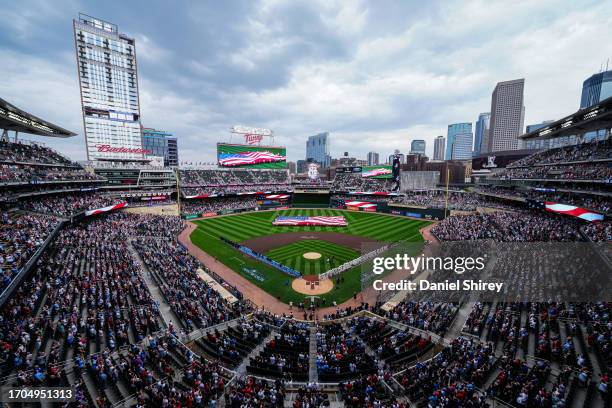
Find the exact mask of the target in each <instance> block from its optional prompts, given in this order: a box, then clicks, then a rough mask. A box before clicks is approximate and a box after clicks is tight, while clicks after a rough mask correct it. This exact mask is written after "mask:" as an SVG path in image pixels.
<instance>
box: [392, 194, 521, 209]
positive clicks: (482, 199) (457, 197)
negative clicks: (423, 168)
mask: <svg viewBox="0 0 612 408" xmlns="http://www.w3.org/2000/svg"><path fill="white" fill-rule="evenodd" d="M393 201H394V202H396V203H399V204H407V205H418V206H424V207H431V208H445V207H446V205H447V203H448V209H450V210H459V211H475V210H476V209H477V208H478V207H489V208H491V207H492V208H506V209H511V208H515V205H512V203H509V202H507V201H503V200H499V199H495V198H490V197H486V196H482V195H479V194H475V193H470V192H457V191H449V193H448V201H447V199H446V193H445V192H444V191H443V190H428V191H412V192H407V193H405V195H402V196H399V197H397V198H395V199H394V200H393Z"/></svg>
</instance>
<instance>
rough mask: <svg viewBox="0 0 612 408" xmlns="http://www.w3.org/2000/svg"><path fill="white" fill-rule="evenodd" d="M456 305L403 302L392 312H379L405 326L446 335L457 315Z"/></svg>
mask: <svg viewBox="0 0 612 408" xmlns="http://www.w3.org/2000/svg"><path fill="white" fill-rule="evenodd" d="M458 310H459V307H458V305H457V304H455V303H439V302H431V301H423V302H415V301H411V300H410V301H402V302H400V303H399V304H398V305H397V306H395V307H394V308H393V309H391V310H390V311H388V312H386V311H384V310H382V309H381V310H377V313H379V314H380V315H382V316H385V317H388V318H390V319H392V320H395V321H398V322H400V323H403V324H405V325H408V326H411V327H416V328H417V329H422V330H427V331H430V332H433V333H436V334H444V333H445V332H446V331H447V330H448V328H449V327H450V325H451V323H452V322H453V320H454V319H455V316H456V315H457V311H458Z"/></svg>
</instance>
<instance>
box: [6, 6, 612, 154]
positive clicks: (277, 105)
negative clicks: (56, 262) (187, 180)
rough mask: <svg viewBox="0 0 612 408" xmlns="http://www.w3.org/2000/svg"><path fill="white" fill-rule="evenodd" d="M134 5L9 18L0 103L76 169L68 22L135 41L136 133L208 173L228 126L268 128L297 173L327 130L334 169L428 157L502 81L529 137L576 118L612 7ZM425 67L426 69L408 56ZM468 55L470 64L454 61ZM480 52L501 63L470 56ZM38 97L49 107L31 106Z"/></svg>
mask: <svg viewBox="0 0 612 408" xmlns="http://www.w3.org/2000/svg"><path fill="white" fill-rule="evenodd" d="M143 4H144V3H138V2H135V3H133V4H129V5H125V7H123V6H122V7H121V8H118V7H113V4H112V2H105V3H104V4H86V3H80V2H78V1H76V2H72V3H67V4H64V3H62V4H54V5H53V6H51V5H49V4H48V3H46V2H41V1H25V2H20V3H18V4H17V3H15V4H10V3H9V4H7V5H6V7H5V8H6V10H5V12H4V13H3V15H2V16H0V21H2V23H4V26H5V27H6V30H3V32H2V33H1V34H0V57H1V58H2V60H3V61H4V64H3V66H2V67H0V74H1V75H2V76H3V77H4V78H10V79H11V80H10V81H5V82H3V83H1V84H0V94H1V95H2V96H3V97H4V98H6V99H7V100H10V101H12V102H13V103H15V104H16V105H18V106H21V107H23V108H24V109H27V110H28V111H31V112H33V113H35V114H37V115H40V116H42V117H49V118H50V119H52V120H54V121H55V122H56V123H58V124H60V125H62V126H64V127H66V128H67V129H70V130H72V131H75V132H76V133H78V134H79V136H77V138H76V139H75V140H74V141H70V142H67V141H55V140H53V141H48V140H44V142H45V143H48V144H49V145H51V146H56V147H58V148H61V149H62V150H64V151H66V152H68V153H69V154H70V155H71V156H73V157H75V158H76V159H81V160H82V159H85V142H84V139H83V134H84V131H83V124H82V115H81V108H80V98H79V85H78V78H77V70H76V67H75V61H74V39H73V38H74V37H73V35H72V33H71V29H72V27H71V21H72V19H73V18H74V17H75V16H76V15H77V14H78V13H79V12H84V13H87V14H89V15H92V16H95V17H98V18H101V19H103V20H107V21H111V22H113V23H114V24H117V25H118V26H119V28H120V30H121V31H122V32H124V33H126V34H127V35H128V36H130V37H133V38H135V40H136V48H137V50H138V76H139V88H140V94H141V113H142V123H143V124H145V125H146V126H150V127H154V128H159V129H172V130H173V132H174V133H175V134H177V135H180V138H181V145H180V155H181V161H194V162H195V161H209V162H214V161H215V160H214V145H215V143H216V142H217V141H226V140H228V139H229V127H230V126H232V125H235V124H245V125H250V126H258V127H269V128H272V129H273V130H274V131H275V134H276V136H277V137H276V143H277V144H282V145H285V146H287V148H288V157H289V159H290V160H294V161H295V160H296V159H298V158H302V157H304V156H305V140H306V138H307V136H308V135H311V134H313V133H316V131H317V129H328V130H329V131H330V134H331V135H332V137H333V138H334V144H333V148H332V150H331V152H330V153H331V155H332V156H333V157H339V156H340V155H341V154H342V152H343V151H347V150H348V151H351V153H352V154H353V155H355V156H358V157H365V156H366V154H367V152H368V151H369V150H370V149H371V146H373V145H375V146H377V150H379V151H380V152H381V154H383V155H386V152H390V151H393V149H395V148H398V147H401V146H402V145H403V143H402V140H403V139H404V137H405V135H406V134H409V135H410V134H412V135H419V136H420V137H421V138H423V139H425V140H426V142H427V152H426V154H427V155H428V156H430V157H432V156H433V144H434V143H433V140H434V138H435V137H436V136H437V135H439V134H442V133H444V130H445V128H446V126H447V125H448V124H449V123H455V122H460V121H464V120H472V121H473V120H474V119H475V118H476V115H478V113H479V112H484V111H486V110H488V107H489V106H490V95H491V92H492V90H493V88H494V86H495V84H496V83H497V82H499V81H503V80H506V79H508V78H519V77H521V78H522V77H524V78H526V80H527V86H526V88H525V105H526V107H527V110H526V114H525V123H539V122H542V121H543V120H548V119H555V118H558V117H559V115H562V114H564V113H569V112H572V111H574V110H575V107H576V101H577V100H579V98H580V93H581V91H582V83H583V81H584V80H585V79H586V78H589V77H590V76H592V75H593V74H595V73H597V72H598V71H599V67H600V65H601V63H602V61H603V62H605V60H606V58H608V57H609V55H612V46H611V45H609V44H607V43H604V44H599V45H597V46H595V45H591V44H590V42H589V41H588V38H592V37H593V36H597V37H600V38H604V37H607V36H609V35H610V34H612V28H611V27H612V24H610V23H611V22H612V19H611V16H612V9H611V6H610V5H608V4H601V3H597V2H582V3H576V4H572V5H570V6H567V5H566V6H565V7H564V8H563V11H562V12H561V10H558V9H559V7H555V6H554V4H555V2H544V3H543V4H541V5H534V4H530V5H527V4H519V5H514V6H513V7H510V6H506V5H489V4H486V3H482V2H461V3H452V2H451V3H445V4H431V5H428V6H427V7H425V9H426V10H422V11H421V10H420V8H422V5H421V4H417V3H397V4H396V5H395V6H394V7H386V8H380V7H376V5H375V4H373V3H352V4H342V3H341V4H325V3H316V2H314V3H313V2H308V3H301V2H296V3H291V5H289V4H282V3H281V4H278V3H270V2H260V3H247V2H238V3H233V4H230V5H226V6H224V7H214V6H212V5H211V4H196V3H186V4H185V5H184V7H182V8H181V9H180V10H175V9H174V8H173V7H171V6H169V5H164V4H162V3H156V4H151V6H150V7H143ZM147 5H149V4H148V3H147ZM30 10H37V13H30V12H29V11H30ZM413 14H414V15H413ZM423 15H430V16H431V18H435V19H436V20H439V21H440V23H441V24H440V25H439V26H440V27H442V26H450V25H449V23H452V21H455V19H460V18H461V16H467V15H469V16H472V18H470V20H469V21H466V24H463V25H462V26H461V27H460V28H457V29H453V30H446V31H444V32H442V31H441V30H439V29H437V28H436V26H433V25H429V24H427V23H426V22H423V21H421V20H422V19H421V17H422V16H423ZM160 16H162V17H160ZM227 16H232V17H233V18H235V21H232V23H227V18H224V17H227ZM297 16H299V17H300V18H301V19H298V18H297ZM394 16H395V17H396V18H393V17H394ZM405 16H410V18H404V17H405ZM400 17H402V18H400ZM510 17H514V18H510ZM510 20H511V21H512V23H511V24H509V25H507V26H505V27H504V30H498V27H497V24H498V23H499V22H500V21H510ZM202 21H205V22H206V23H207V24H201V23H202ZM382 21H384V22H385V24H382V23H381V22H382ZM162 22H163V23H164V24H162ZM297 22H302V23H303V24H297ZM166 23H167V24H166ZM166 26H167V27H166ZM203 27H204V28H203ZM205 27H208V28H205ZM306 27H309V28H308V29H307V28H306ZM312 27H316V28H319V29H318V30H312ZM578 27H586V28H584V29H576V28H578ZM218 32H223V34H224V35H222V36H219V35H218ZM314 32H317V34H316V35H315V34H314ZM218 37H222V38H218ZM485 37H486V41H484V42H483V38H485ZM193 38H198V42H197V43H196V42H194V41H193ZM558 38H563V41H562V42H559V43H558V44H557V46H556V47H555V48H554V52H553V51H550V52H548V49H549V48H548V47H549V44H550V43H551V42H553V41H555V40H557V39H558ZM321 44H326V45H321ZM440 44H447V45H445V46H442V45H440ZM577 44H580V46H577ZM262 53H263V54H262ZM422 53H425V54H426V55H428V58H426V59H425V60H426V61H423V60H422V59H421V60H416V57H413V56H411V55H422ZM465 53H467V55H468V56H469V57H470V58H464V59H463V60H465V61H467V60H470V63H469V64H468V63H465V62H463V63H462V62H461V61H460V60H459V59H457V58H456V56H458V55H464V54H465ZM491 53H493V54H494V55H495V57H496V58H478V57H479V56H484V55H490V54H491ZM447 54H448V55H447ZM204 55H206V57H202V56H204ZM473 61H477V62H476V63H474V62H473ZM544 62H545V63H544ZM361 74H365V75H361ZM39 90H44V91H45V95H46V96H47V98H32V97H31V95H32V94H33V93H34V92H36V91H39ZM487 100H488V101H487ZM406 106H408V107H409V109H408V113H406V108H405V107H406ZM31 139H34V140H39V139H37V138H36V137H31ZM402 150H407V149H402Z"/></svg>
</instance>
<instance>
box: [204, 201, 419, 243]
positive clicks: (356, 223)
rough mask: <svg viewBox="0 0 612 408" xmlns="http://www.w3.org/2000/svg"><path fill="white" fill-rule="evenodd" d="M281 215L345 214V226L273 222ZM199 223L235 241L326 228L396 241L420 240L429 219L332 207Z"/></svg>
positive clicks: (271, 212)
mask: <svg viewBox="0 0 612 408" xmlns="http://www.w3.org/2000/svg"><path fill="white" fill-rule="evenodd" d="M279 215H283V216H291V215H310V216H320V215H324V216H332V215H342V216H344V217H345V218H346V220H347V222H348V226H346V227H317V226H309V227H283V226H274V225H272V221H274V219H275V218H276V217H278V216H279ZM196 223H197V224H198V225H199V226H200V227H201V228H203V229H204V230H205V231H206V232H208V233H210V234H214V235H216V236H217V237H219V236H223V237H225V238H228V239H231V240H232V241H235V242H242V241H245V240H247V239H250V238H254V237H260V236H264V235H271V234H277V233H282V232H309V231H327V232H340V233H344V234H351V235H358V236H363V237H368V238H372V239H374V240H376V241H383V242H394V241H398V240H409V241H410V240H416V241H418V240H420V236H421V235H420V233H419V229H420V228H422V227H423V226H425V225H427V224H428V223H427V221H417V220H412V219H409V218H401V217H392V216H385V215H380V214H373V213H364V212H350V211H340V210H333V209H312V210H304V209H292V210H283V211H262V212H252V213H248V214H239V215H232V216H225V217H217V218H209V219H204V220H198V221H196Z"/></svg>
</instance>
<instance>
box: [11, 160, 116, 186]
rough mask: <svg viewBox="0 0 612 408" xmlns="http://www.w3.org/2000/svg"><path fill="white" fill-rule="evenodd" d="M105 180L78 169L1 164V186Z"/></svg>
mask: <svg viewBox="0 0 612 408" xmlns="http://www.w3.org/2000/svg"><path fill="white" fill-rule="evenodd" d="M99 180H104V178H102V177H100V176H98V175H96V174H94V173H91V172H87V171H85V170H83V169H81V168H77V167H49V166H40V165H33V164H14V163H0V184H27V183H29V184H37V183H50V182H55V181H99Z"/></svg>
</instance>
